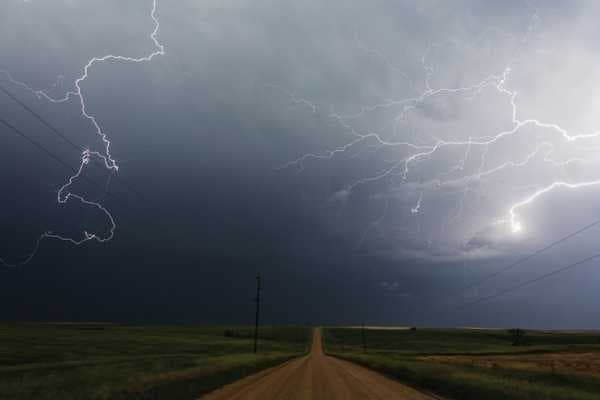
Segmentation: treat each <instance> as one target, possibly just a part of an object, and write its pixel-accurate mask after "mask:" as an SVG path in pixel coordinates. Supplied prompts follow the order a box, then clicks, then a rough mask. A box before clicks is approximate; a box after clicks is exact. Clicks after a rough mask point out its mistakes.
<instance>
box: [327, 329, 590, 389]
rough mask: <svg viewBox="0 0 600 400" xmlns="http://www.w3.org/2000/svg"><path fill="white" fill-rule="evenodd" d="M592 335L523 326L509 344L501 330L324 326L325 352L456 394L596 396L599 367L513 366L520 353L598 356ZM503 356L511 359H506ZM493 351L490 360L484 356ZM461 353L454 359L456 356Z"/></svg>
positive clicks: (418, 383)
mask: <svg viewBox="0 0 600 400" xmlns="http://www.w3.org/2000/svg"><path fill="white" fill-rule="evenodd" d="M599 337H600V334H598V333H560V332H556V333H549V332H528V333H527V335H526V338H527V341H526V343H527V345H524V346H512V339H511V336H510V335H509V334H508V333H507V332H506V331H500V330H497V331H492V330H490V331H486V330H462V329H453V330H432V329H431V330H430V329H425V330H416V331H410V330H404V331H401V330H366V331H365V342H366V350H367V351H366V353H365V352H363V345H362V337H361V331H360V329H348V328H329V329H325V330H324V340H325V346H326V351H327V352H328V353H329V354H331V355H334V356H337V357H340V358H343V359H346V360H349V361H353V362H356V363H358V364H361V365H364V366H366V367H368V368H371V369H374V370H377V371H379V372H382V373H384V374H386V375H388V376H390V377H393V378H395V379H397V380H400V381H402V382H405V383H407V384H410V385H413V386H415V387H418V388H421V389H424V390H427V391H430V392H433V393H436V394H438V395H441V396H444V397H446V398H449V399H456V400H480V399H486V400H500V399H517V400H525V399H531V400H533V399H535V400H559V399H560V400H592V399H595V400H598V399H600V371H587V373H577V372H575V371H573V372H571V371H565V370H559V371H553V370H552V368H548V369H547V370H544V369H543V368H540V367H539V364H540V363H543V362H545V360H546V359H549V360H551V359H553V357H539V360H537V361H538V364H536V368H529V365H530V364H528V363H523V364H522V365H521V364H515V360H518V359H519V358H520V357H523V358H524V357H530V358H531V357H534V358H535V357H536V356H537V355H551V354H557V355H560V354H561V353H562V354H565V355H566V354H568V355H569V356H570V357H572V358H573V357H574V358H577V354H581V355H582V357H583V356H585V357H586V358H589V357H590V353H597V355H598V357H600V341H599ZM504 355H510V356H509V357H507V358H506V360H509V361H510V362H504V359H505V358H503V357H504ZM490 357H493V362H487V363H486V362H482V360H485V359H488V358H490ZM455 358H456V359H460V362H455V360H454V359H455ZM515 365H517V367H515Z"/></svg>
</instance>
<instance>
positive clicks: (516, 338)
mask: <svg viewBox="0 0 600 400" xmlns="http://www.w3.org/2000/svg"><path fill="white" fill-rule="evenodd" d="M508 333H509V334H510V336H511V339H512V345H513V346H522V345H524V344H525V334H526V332H525V330H523V329H518V328H516V329H509V330H508Z"/></svg>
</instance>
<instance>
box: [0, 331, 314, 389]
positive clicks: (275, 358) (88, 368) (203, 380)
mask: <svg viewBox="0 0 600 400" xmlns="http://www.w3.org/2000/svg"><path fill="white" fill-rule="evenodd" d="M260 332H261V334H260V337H261V340H260V346H259V349H260V352H259V354H258V355H255V354H253V341H252V328H249V327H170V326H148V327H145V326H121V325H114V324H99V323H88V324H77V323H72V324H71V323H60V324H1V325H0V399H10V400H21V399H36V400H57V399H60V400H74V399H78V400H79V399H81V400H94V399H106V400H121V399H123V400H126V399H127V400H128V399H169V400H178V399H193V398H197V397H198V396H199V395H201V394H203V393H206V392H209V391H211V390H213V389H215V388H216V387H219V386H222V385H224V384H227V383H229V382H232V381H235V380H237V379H240V378H242V377H244V376H247V375H250V374H252V373H255V372H257V371H260V370H262V369H265V368H269V367H272V366H274V365H277V364H279V363H282V362H284V361H286V360H289V359H290V358H293V357H295V356H299V355H302V354H304V353H305V352H306V351H307V347H308V344H309V343H310V338H311V329H310V328H305V327H264V328H262V329H261V331H260Z"/></svg>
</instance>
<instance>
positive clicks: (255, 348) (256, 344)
mask: <svg viewBox="0 0 600 400" xmlns="http://www.w3.org/2000/svg"><path fill="white" fill-rule="evenodd" d="M254 301H255V302H256V315H255V318H254V353H255V354H256V351H257V350H258V318H259V316H260V274H258V275H256V298H255V299H254Z"/></svg>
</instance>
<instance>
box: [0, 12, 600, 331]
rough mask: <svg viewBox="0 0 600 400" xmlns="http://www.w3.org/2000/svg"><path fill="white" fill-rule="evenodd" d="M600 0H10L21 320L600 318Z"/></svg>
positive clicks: (0, 101)
mask: <svg viewBox="0 0 600 400" xmlns="http://www.w3.org/2000/svg"><path fill="white" fill-rule="evenodd" d="M154 5H156V8H155V10H154V11H155V12H154V13H153V14H152V11H153V6H154ZM598 12H600V9H599V6H598V5H596V4H595V2H593V1H588V2H585V1H573V2H562V1H543V2H542V1H533V0H531V1H516V0H515V1H505V2H497V1H491V0H490V1H476V0H461V1H456V2H446V1H434V0H428V1H408V0H406V1H405V0H402V1H384V0H381V1H362V2H358V1H347V0H343V1H342V0H332V1H327V2H323V1H317V0H308V1H302V2H297V1H281V0H261V1H250V0H185V1H177V2H170V1H166V0H163V1H161V0H158V1H157V2H156V4H154V3H153V0H135V1H133V0H132V1H127V2H123V1H117V0H111V1H97V0H52V1H41V0H29V1H23V0H6V1H3V2H2V4H1V5H0V52H1V53H0V54H2V57H0V70H1V71H2V72H0V84H1V85H2V87H3V88H5V89H6V90H8V91H9V92H10V93H12V95H13V96H15V97H16V98H18V99H19V100H20V101H22V102H23V103H24V104H26V105H27V106H29V107H31V108H32V109H33V110H35V111H36V112H37V113H39V114H40V115H41V116H42V117H43V118H44V119H45V120H46V121H48V122H50V123H51V124H52V125H53V126H55V127H56V128H57V129H58V130H59V131H60V132H61V134H63V135H64V136H65V137H67V138H68V139H69V140H70V141H71V142H73V143H75V144H76V145H77V146H79V147H81V149H89V150H90V151H91V152H92V153H90V154H91V155H90V156H89V161H90V162H89V163H87V164H85V165H84V166H83V168H82V169H81V173H80V174H79V175H78V176H77V177H75V178H74V179H73V180H72V182H71V184H69V185H67V186H66V187H64V185H65V184H67V183H69V178H70V177H72V176H73V175H74V172H73V171H72V170H69V169H68V168H67V167H66V166H65V164H66V165H68V166H71V167H72V168H75V170H78V168H79V166H80V163H81V160H82V157H84V156H85V154H82V152H81V151H80V150H76V149H75V148H74V147H72V146H71V145H70V144H69V143H66V142H65V141H64V140H62V139H61V138H59V137H58V136H57V135H55V134H53V133H52V132H51V131H50V130H49V129H48V128H47V127H44V126H43V125H42V124H41V123H40V122H39V121H37V120H36V119H35V118H33V117H32V115H31V114H29V113H28V112H27V111H26V110H24V109H23V108H22V107H21V106H20V105H18V104H16V103H15V102H14V101H13V100H11V99H10V98H9V97H7V96H5V95H4V94H2V93H0V118H1V119H2V120H6V121H7V122H9V123H10V124H13V125H14V126H16V127H18V129H20V132H21V133H23V134H25V135H27V137H28V138H29V139H31V140H33V141H35V142H36V143H38V144H39V145H41V146H43V148H44V149H45V151H46V152H50V153H51V154H52V155H54V156H56V157H58V159H60V161H57V160H56V158H53V157H52V156H49V155H48V153H46V152H44V150H40V148H39V147H36V146H35V145H32V144H31V142H30V141H28V140H27V139H25V138H23V137H22V136H19V135H18V134H17V133H15V132H14V131H12V130H10V129H8V128H7V127H6V126H0V132H1V133H2V134H1V135H0V148H2V149H3V151H2V154H3V157H2V158H0V184H1V185H2V186H1V187H3V188H4V191H3V194H2V205H3V207H2V212H0V223H1V226H2V230H1V231H0V239H1V243H2V246H1V249H0V258H1V259H2V260H3V261H4V264H5V265H8V266H5V267H3V268H1V269H0V293H1V294H0V318H2V319H11V320H15V319H16V320H32V319H46V320H48V319H50V320H65V319H66V320H111V321H128V322H142V323H143V322H146V323H153V322H165V323H168V322H173V323H174V322H186V323H217V322H218V323H246V322H250V321H251V319H252V309H253V303H252V298H253V289H254V286H253V285H254V276H255V275H256V273H257V272H261V273H262V274H263V277H264V287H265V290H264V299H265V304H264V307H265V309H264V313H263V315H264V318H265V322H272V323H305V322H309V323H359V322H361V321H363V320H364V321H367V322H368V323H373V324H376V323H380V324H417V325H429V326H450V325H482V326H525V327H548V328H552V327H554V328H573V327H582V328H592V327H596V328H600V322H599V321H598V319H597V309H598V306H600V300H599V299H598V297H597V296H596V293H597V288H598V285H600V273H599V272H598V268H599V267H600V263H599V262H598V261H596V262H594V261H591V262H589V263H585V264H582V265H580V266H578V267H576V268H574V269H571V270H568V271H567V272H564V273H560V274H556V275H554V276H552V277H550V278H548V279H544V280H542V281H540V282H537V283H535V284H532V285H527V286H524V287H522V288H520V289H518V290H511V291H510V292H508V293H506V294H504V295H502V296H498V297H494V298H492V299H490V300H488V301H484V302H481V303H479V304H476V305H473V306H469V307H466V308H462V307H461V304H465V303H470V302H473V301H477V299H480V298H485V297H487V296H495V294H498V293H500V292H501V291H503V290H505V289H510V288H512V287H515V286H516V285H519V284H521V283H523V282H527V281H529V280H531V279H534V278H536V277H539V276H543V275H544V274H547V273H549V272H552V271H554V270H557V269H560V268H562V267H564V266H567V265H569V264H571V263H574V262H576V261H578V260H581V259H585V258H587V257H590V256H592V255H594V254H595V253H597V252H599V251H600V250H598V245H597V237H598V230H597V229H594V228H592V229H588V230H586V231H585V232H583V233H581V234H579V235H577V236H575V237H573V238H571V239H570V240H568V241H566V242H564V243H561V244H560V245H558V246H555V247H554V248H552V249H551V250H549V251H546V252H544V253H543V254H540V255H539V256H536V257H534V258H532V259H531V260H529V261H527V262H526V263H522V264H519V265H518V266H515V267H514V268H512V269H511V270H510V271H508V272H506V273H503V274H501V275H498V276H496V277H494V278H493V279H490V280H489V281H486V282H485V284H482V285H477V286H475V287H473V288H471V289H469V290H463V289H464V288H465V287H467V286H470V285H471V284H472V283H473V282H479V281H480V280H481V279H483V278H485V277H487V276H489V275H490V274H492V273H494V271H498V270H500V269H502V268H504V267H505V266H507V265H510V264H511V263H513V262H515V261H517V260H519V259H521V258H522V257H524V256H527V255H528V254H531V253H532V252H535V251H536V250H537V249H539V248H542V247H544V246H545V245H547V244H548V243H551V242H553V241H555V240H557V239H560V238H562V237H564V236H566V235H568V234H570V233H571V232H574V231H576V230H578V229H580V228H582V227H584V226H586V225H588V224H590V223H592V222H594V221H595V220H597V219H600V206H598V200H600V172H598V171H600V169H599V168H598V167H599V165H598V163H599V161H598V160H599V158H598V152H599V151H600V120H598V112H597V109H598V107H597V106H598V102H599V100H598V97H597V96H596V95H595V94H596V89H597V87H598V86H599V85H600V72H598V71H599V69H598V68H597V65H599V64H600V48H599V46H598V44H597V37H598V35H599V34H600V32H599V31H598V30H599V29H600V28H598V25H597V23H596V21H595V16H596V15H598ZM153 32H156V35H155V36H153V35H152V34H153ZM163 46H164V47H163ZM163 49H164V54H163V51H162V50H163ZM109 55H113V56H117V57H106V56H109ZM86 72H87V74H86ZM82 101H83V104H84V105H85V113H86V114H87V117H88V118H86V114H83V113H82V109H81V107H82ZM91 117H93V118H95V121H96V122H97V123H98V125H99V127H100V128H101V129H102V132H104V133H105V134H106V135H107V139H108V140H109V141H110V147H107V145H106V143H105V142H103V141H102V139H101V137H100V136H99V135H98V134H97V132H96V127H95V126H94V125H93V121H92V120H90V118H91ZM86 159H87V158H86ZM113 160H114V164H113ZM115 166H118V168H119V169H118V172H117V173H116V176H115V172H114V169H115V168H114V167H115ZM107 167H108V168H107ZM61 188H63V190H62V191H61ZM69 193H70V194H71V195H70V197H69ZM57 200H60V201H61V203H60V204H59V202H58V201H57ZM111 218H112V219H111ZM113 220H114V224H115V226H114V237H112V236H111V232H112V230H113ZM40 237H42V240H39V238H40ZM57 237H60V238H62V239H63V240H59V239H57ZM85 239H88V240H85ZM108 239H111V240H108ZM81 241H84V242H85V243H82V244H81V245H79V246H76V245H74V244H73V243H72V242H81ZM38 242H39V248H37V247H36V243H38ZM36 248H37V251H36V252H35V254H34V255H33V257H32V258H31V259H30V260H29V258H28V256H29V255H30V254H32V252H33V251H34V250H36ZM23 261H29V262H27V263H23Z"/></svg>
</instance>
